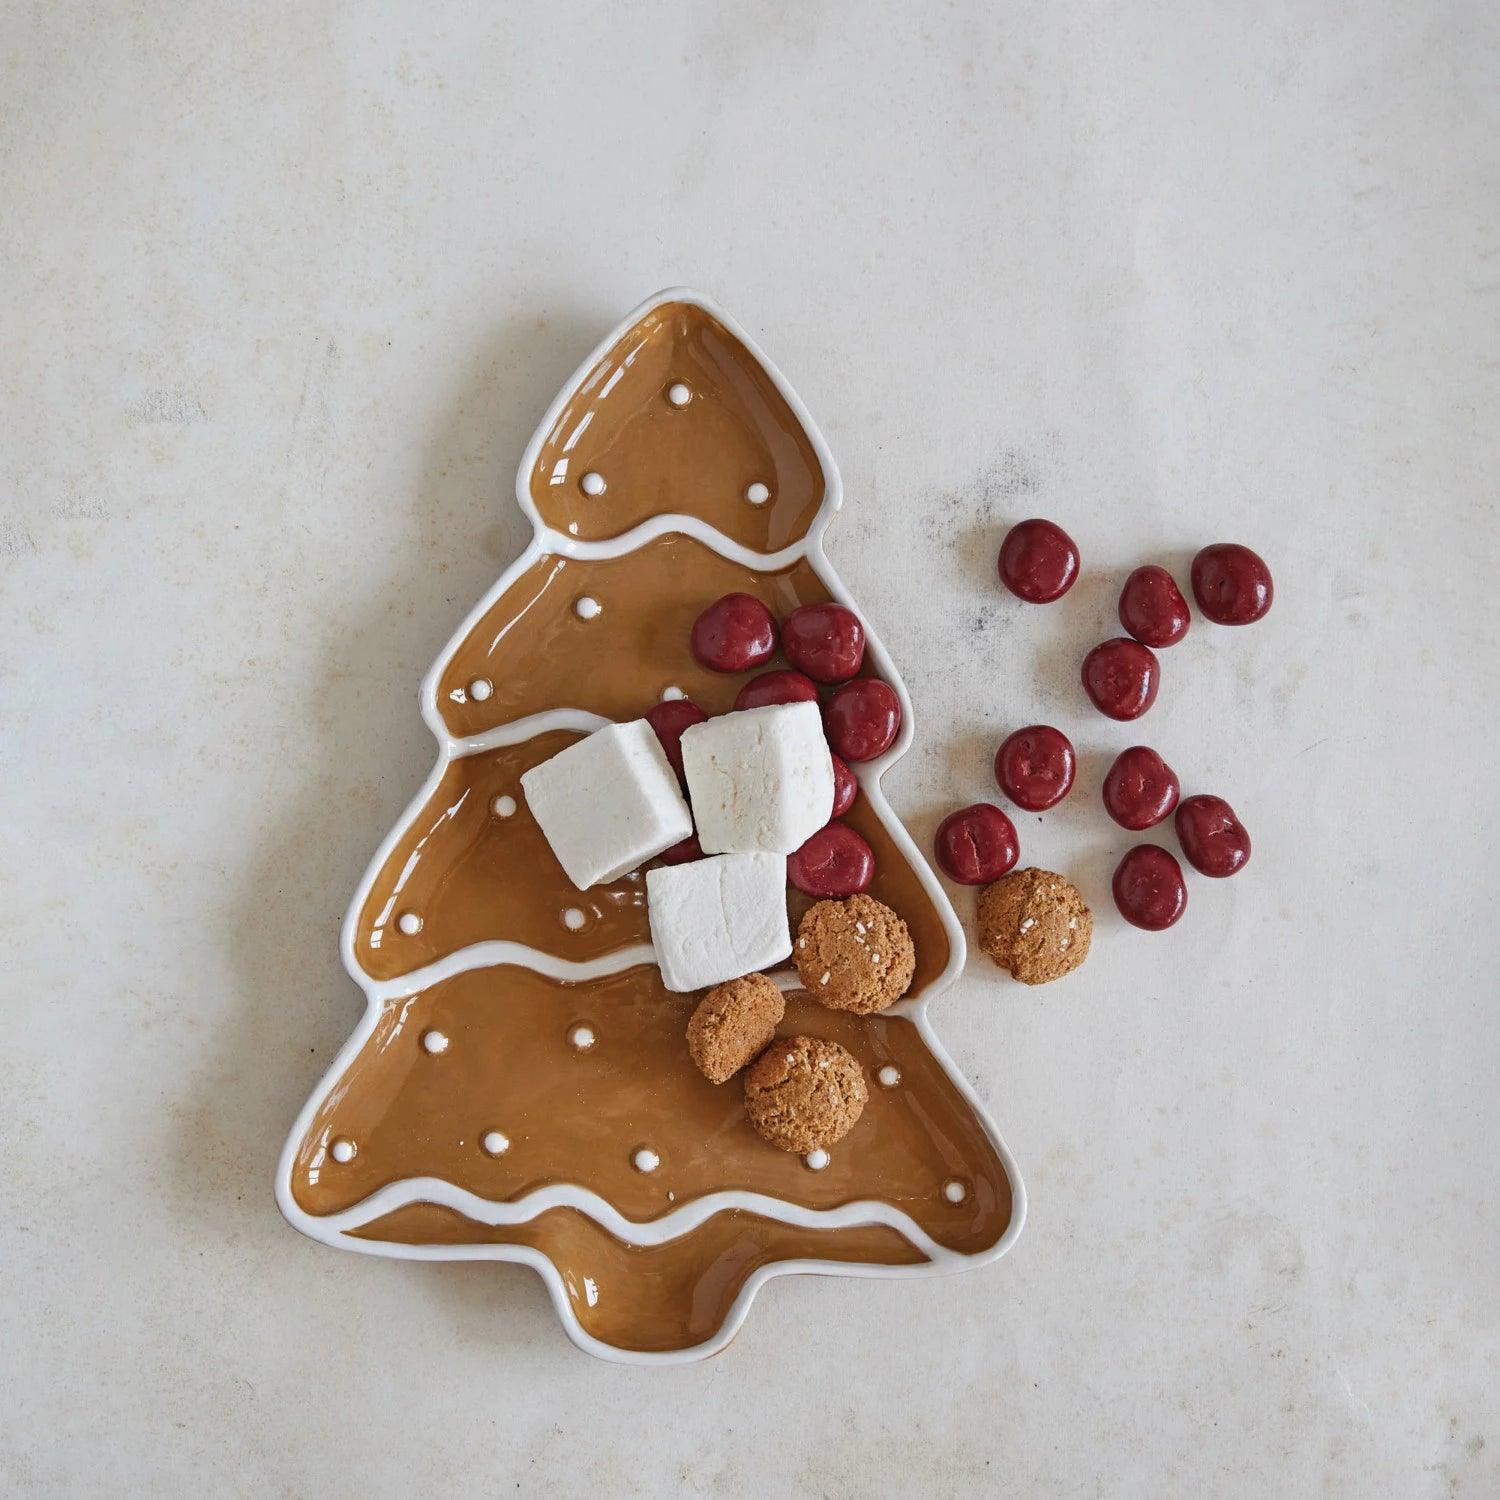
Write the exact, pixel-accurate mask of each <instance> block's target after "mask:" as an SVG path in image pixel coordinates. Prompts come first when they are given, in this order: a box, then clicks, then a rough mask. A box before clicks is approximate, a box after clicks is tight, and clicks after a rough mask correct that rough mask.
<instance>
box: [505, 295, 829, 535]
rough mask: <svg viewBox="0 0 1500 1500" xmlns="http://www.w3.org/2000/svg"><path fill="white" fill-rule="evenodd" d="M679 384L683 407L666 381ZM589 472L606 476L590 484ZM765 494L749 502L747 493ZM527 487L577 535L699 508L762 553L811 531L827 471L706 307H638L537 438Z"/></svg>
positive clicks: (559, 525) (546, 515) (563, 528)
mask: <svg viewBox="0 0 1500 1500" xmlns="http://www.w3.org/2000/svg"><path fill="white" fill-rule="evenodd" d="M677 382H681V383H682V384H683V385H686V386H687V387H688V390H689V391H690V392H691V399H690V400H689V402H688V404H687V405H686V406H681V407H678V406H673V405H672V403H671V402H670V401H669V400H668V399H667V394H666V393H667V391H668V389H670V387H671V386H672V385H673V384H674V383H677ZM590 470H593V471H594V472H596V473H598V474H601V475H602V476H603V477H604V479H605V480H606V482H607V484H608V488H607V489H606V490H605V492H604V493H603V494H602V495H598V496H589V495H585V494H584V493H583V492H582V490H581V489H580V488H579V483H578V482H579V480H580V479H581V478H582V477H583V475H584V474H586V473H588V472H589V471H590ZM757 483H759V484H764V485H765V486H766V487H767V488H768V489H769V490H770V492H771V494H770V498H769V499H768V500H767V501H766V502H765V503H764V504H762V505H750V504H748V503H747V502H746V500H745V491H746V489H747V488H748V487H749V486H750V485H752V484H757ZM528 487H529V489H530V491H531V498H532V500H533V502H534V503H535V505H536V508H537V510H538V512H539V513H540V514H541V517H542V520H543V521H545V522H546V523H547V525H548V526H550V527H551V528H552V529H553V530H554V531H560V532H563V533H565V534H567V535H572V536H576V537H577V538H578V539H579V540H580V541H596V540H603V539H605V538H607V537H615V536H619V535H620V534H621V533H622V532H625V531H629V530H630V528H631V527H632V526H638V525H640V523H641V522H642V521H645V520H648V519H649V518H650V517H652V516H656V515H661V514H663V513H665V512H669V511H671V512H676V513H678V514H680V515H692V516H697V517H699V518H700V519H701V520H705V521H707V522H708V523H709V524H710V525H711V526H713V527H715V528H716V529H717V530H719V531H721V532H723V533H724V535H725V536H727V537H729V538H731V539H732V540H733V541H736V542H741V543H743V544H744V545H745V546H747V547H753V548H754V549H755V550H756V551H757V552H777V551H780V549H781V548H783V547H786V546H790V545H791V543H793V542H795V541H798V540H800V539H801V538H802V537H803V536H804V535H806V533H807V529H808V527H809V526H810V525H811V524H812V521H813V517H814V516H815V515H816V514H817V510H818V506H819V505H820V504H821V503H822V500H823V471H822V468H821V466H820V465H819V463H818V457H817V454H816V453H815V452H814V451H813V446H812V444H811V443H810V442H809V441H808V438H807V434H806V432H804V431H803V428H802V424H801V423H800V422H799V421H798V420H797V418H796V417H795V416H794V415H793V414H792V411H791V409H790V407H788V406H787V404H786V401H785V400H784V399H783V398H782V396H781V393H780V392H779V391H778V390H777V389H776V387H775V386H774V385H773V384H772V382H771V379H770V377H769V376H768V375H767V374H766V372H765V370H764V369H763V368H762V367H761V366H760V364H759V363H758V362H757V361H756V360H754V359H752V358H750V356H749V354H748V352H747V351H746V350H745V348H744V346H743V345H742V344H741V343H740V341H739V340H738V339H736V338H735V337H734V335H733V334H731V333H730V332H729V331H728V330H727V329H725V328H724V327H722V326H721V325H720V324H719V323H718V321H717V320H716V319H714V318H712V317H710V316H709V315H708V314H707V313H706V312H704V311H703V310H702V309H701V308H697V307H691V306H689V305H687V304H685V303H681V302H675V303H668V304H666V305H665V306H662V307H658V308H656V309H655V310H654V311H653V312H649V313H647V314H646V316H645V317H644V318H642V319H641V321H640V322H639V323H637V324H636V325H635V326H634V327H633V328H632V329H631V330H630V332H629V333H627V334H626V335H625V337H624V338H622V339H621V340H620V341H619V342H618V343H617V344H616V345H615V346H614V347H613V348H612V349H611V350H610V351H609V352H608V353H607V354H606V355H605V356H604V357H603V359H601V360H600V361H599V363H598V364H597V365H595V366H594V368H593V370H592V371H591V372H590V373H589V375H588V376H587V377H586V378H585V379H584V381H583V383H582V384H581V385H580V386H579V387H578V388H577V389H576V390H575V391H574V392H573V393H572V395H571V396H570V398H569V399H568V400H567V402H566V403H565V404H564V406H563V409H562V412H561V413H560V415H559V416H558V419H557V421H556V422H554V423H553V425H552V430H551V431H550V432H549V433H548V434H547V439H546V441H545V442H544V443H543V444H542V448H541V452H540V453H539V454H538V455H537V462H536V465H535V467H534V468H533V470H532V472H531V475H530V479H529V483H528Z"/></svg>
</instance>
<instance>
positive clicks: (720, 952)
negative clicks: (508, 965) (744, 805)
mask: <svg viewBox="0 0 1500 1500" xmlns="http://www.w3.org/2000/svg"><path fill="white" fill-rule="evenodd" d="M646 909H647V912H648V913H649V915H650V918H651V941H652V943H654V944H655V946H656V962H657V963H658V964H659V965H660V966H661V979H662V983H663V984H664V985H666V987H667V988H668V989H669V990H676V991H677V992H678V993H679V994H682V993H685V992H686V991H688V990H701V989H704V988H706V987H707V986H708V985H711V984H723V983H724V981H725V980H726V979H739V978H740V977H741V976H742V975H745V974H753V973H755V972H756V971H757V970H759V969H764V968H767V967H768V966H769V965H771V964H777V963H780V962H781V960H782V959H784V958H787V957H788V956H789V955H790V954H791V951H792V935H791V931H790V929H789V928H788V926H787V916H786V860H785V859H783V858H782V856H781V855H779V854H721V855H719V856H718V857H717V858H714V859H699V860H694V861H693V862H692V863H691V864H686V865H662V866H661V867H660V868H658V869H655V870H647V871H646Z"/></svg>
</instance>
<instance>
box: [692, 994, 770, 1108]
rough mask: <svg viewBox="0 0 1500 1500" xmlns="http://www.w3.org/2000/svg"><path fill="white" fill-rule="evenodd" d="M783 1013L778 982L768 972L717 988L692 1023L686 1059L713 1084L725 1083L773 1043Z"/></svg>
mask: <svg viewBox="0 0 1500 1500" xmlns="http://www.w3.org/2000/svg"><path fill="white" fill-rule="evenodd" d="M785 1013H786V1001H785V1000H784V999H783V998H782V994H781V991H780V990H779V989H778V988H777V986H776V981H775V980H774V979H768V978H767V977H766V976H765V975H764V974H747V975H745V977H744V978H743V979H731V980H730V981H729V982H728V983H727V984H718V985H715V986H714V987H713V989H711V990H710V991H709V992H708V993H707V994H706V995H705V996H704V997H703V999H702V1000H700V1001H699V1002H698V1008H697V1010H695V1011H694V1012H693V1014H692V1017H691V1019H690V1020H689V1021H688V1025H687V1044H688V1055H689V1056H690V1057H691V1058H692V1059H693V1061H694V1062H695V1063H697V1065H698V1070H699V1071H700V1072H701V1073H702V1074H703V1076H704V1077H705V1078H707V1079H708V1081H709V1082H710V1083H724V1082H726V1081H727V1080H728V1079H730V1078H733V1077H734V1075H735V1074H736V1073H738V1072H739V1070H740V1069H741V1068H743V1067H744V1066H745V1064H746V1063H748V1062H749V1061H750V1059H751V1058H753V1057H754V1056H755V1054H756V1053H757V1052H759V1051H760V1050H761V1049H762V1048H763V1047H765V1046H766V1044H767V1043H768V1042H770V1040H771V1039H772V1037H774V1036H775V1035H776V1028H777V1026H778V1025H779V1024H780V1022H781V1018H782V1016H783V1015H784V1014H785Z"/></svg>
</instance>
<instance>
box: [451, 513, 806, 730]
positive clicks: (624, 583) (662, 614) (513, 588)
mask: <svg viewBox="0 0 1500 1500" xmlns="http://www.w3.org/2000/svg"><path fill="white" fill-rule="evenodd" d="M735 591H738V592H740V593H745V594H753V595H755V597H756V598H757V599H762V600H764V601H765V603H766V604H767V605H768V606H769V607H770V610H771V612H772V614H774V615H776V616H777V618H778V619H779V618H780V617H781V616H782V615H784V614H789V613H790V612H791V611H792V610H793V609H795V608H796V607H797V606H798V605H799V604H805V603H807V602H809V601H811V600H822V599H826V598H827V597H828V590H827V589H826V588H824V587H823V583H822V580H821V579H819V577H818V575H817V574H816V573H815V572H814V571H813V569H812V565H811V564H810V563H807V562H797V563H793V564H792V565H791V566H790V567H786V568H779V569H777V570H776V571H774V572H769V573H758V572H756V571H755V570H754V569H752V568H746V567H744V566H742V565H741V564H739V563H736V562H731V561H730V560H729V559H728V558H726V557H720V556H719V554H718V553H717V552H715V551H714V550H713V549H712V548H711V547H706V546H704V544H703V543H702V542H699V541H695V540H694V539H693V538H692V537H688V536H683V535H681V534H680V533H674V534H672V535H669V536H664V537H658V538H657V539H656V540H655V541H654V542H647V543H646V544H645V545H644V546H642V547H638V548H637V549H636V550H635V551H634V552H631V553H629V554H628V555H627V556H625V557H616V558H567V557H555V556H552V555H550V554H549V555H547V556H544V557H541V558H539V559H538V560H537V561H536V562H534V563H533V564H532V565H531V566H530V567H529V568H527V569H526V570H525V571H524V572H523V573H522V574H521V575H520V576H519V577H518V578H517V579H516V580H515V581H514V582H513V583H512V584H511V585H510V587H509V588H507V589H506V590H505V592H504V593H503V594H502V595H501V596H500V597H499V598H498V599H497V600H496V601H495V602H494V604H493V605H491V606H490V608H489V609H488V610H486V611H485V613H484V615H483V617H482V618H481V619H480V620H479V621H478V622H477V623H476V624H475V626H474V627H473V629H472V630H470V631H469V634H468V637H467V639H466V640H465V641H464V642H463V644H462V645H461V646H460V647H459V649H458V650H457V651H456V652H455V653H454V654H453V657H452V659H451V660H450V661H449V662H448V664H447V665H446V666H445V667H444V669H443V672H442V675H441V676H440V678H439V680H438V693H437V702H438V712H439V713H440V714H441V715H442V717H443V722H444V723H445V724H446V726H447V728H448V731H449V732H450V733H451V734H454V735H457V736H459V737H467V736H469V735H473V734H479V733H481V732H482V731H484V730H487V729H493V728H495V727H496V726H497V725H500V724H508V723H510V721H511V720H512V719H519V718H523V717H525V716H526V715H527V714H535V713H542V712H543V711H544V710H546V709H549V708H581V709H586V710H588V711H589V712H590V713H596V714H602V715H603V716H604V717H605V718H607V719H616V720H620V719H638V718H640V717H641V715H642V714H644V713H645V712H646V710H647V709H648V708H650V707H651V705H652V704H653V703H655V702H657V701H658V699H660V698H661V696H662V694H663V693H664V692H665V691H666V690H667V688H669V687H676V688H680V689H681V690H682V691H683V692H684V693H686V694H687V696H688V697H689V698H691V699H692V700H693V701H694V702H695V703H697V704H698V706H699V707H700V708H702V709H704V710H705V711H706V712H708V713H711V714H715V713H724V712H725V711H726V710H727V709H729V708H730V707H732V706H733V703H734V698H735V694H736V693H737V692H739V690H740V688H741V687H743V686H744V685H745V683H747V682H748V681H749V680H750V679H751V678H752V677H753V676H755V675H756V674H755V672H753V671H751V672H712V671H710V670H709V669H708V668H707V667H703V666H699V664H698V663H697V662H696V661H695V660H694V659H693V653H692V650H691V648H690V647H689V644H688V642H689V638H690V637H691V635H692V629H693V621H694V620H695V619H697V617H698V615H699V613H700V612H701V611H702V610H703V609H704V607H705V606H707V605H709V604H712V603H713V601H714V600H715V599H717V598H719V597H720V595H722V594H727V593H732V592H735ZM580 599H593V600H596V601H597V602H598V604H599V606H600V611H599V613H598V614H597V615H595V616H594V617H593V618H592V619H584V618H583V617H582V616H580V615H579V613H578V612H577V610H576V609H575V608H574V606H575V605H576V604H577V602H578V601H579V600H580ZM776 660H777V662H778V663H780V661H781V658H780V657H777V658H776ZM760 670H762V671H763V670H765V668H763V667H762V668H761V669H760ZM476 680H481V681H484V682H488V683H489V684H490V695H489V697H488V698H485V699H483V700H482V701H476V700H475V699H474V698H473V696H472V695H471V693H470V691H469V689H470V685H471V684H472V683H474V682H475V681H476Z"/></svg>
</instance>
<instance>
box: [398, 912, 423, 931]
mask: <svg viewBox="0 0 1500 1500" xmlns="http://www.w3.org/2000/svg"><path fill="white" fill-rule="evenodd" d="M396 926H397V927H399V928H400V929H401V930H402V932H404V933H405V934H406V935H407V937H415V936H416V935H417V933H419V932H420V931H421V930H422V919H421V917H419V916H418V915H417V914H416V912H414V911H404V912H402V913H401V915H400V916H399V917H397V918H396Z"/></svg>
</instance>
